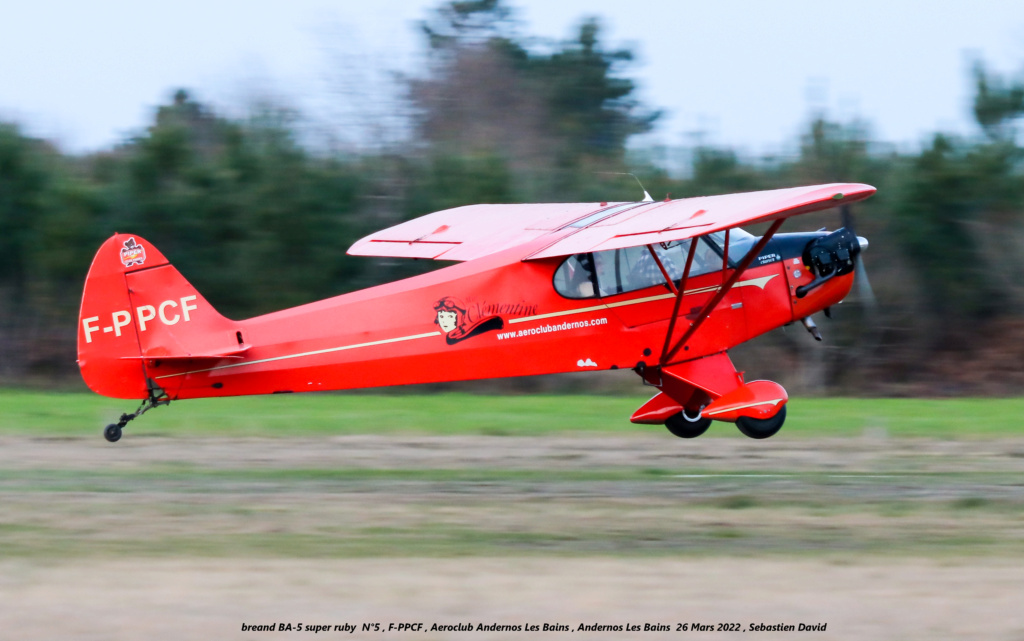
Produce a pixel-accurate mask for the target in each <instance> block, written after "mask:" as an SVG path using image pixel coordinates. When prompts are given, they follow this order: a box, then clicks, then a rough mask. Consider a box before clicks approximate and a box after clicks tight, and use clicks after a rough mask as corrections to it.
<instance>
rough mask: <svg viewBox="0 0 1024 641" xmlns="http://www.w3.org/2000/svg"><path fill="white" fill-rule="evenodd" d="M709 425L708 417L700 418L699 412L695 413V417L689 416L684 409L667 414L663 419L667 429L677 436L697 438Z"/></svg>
mask: <svg viewBox="0 0 1024 641" xmlns="http://www.w3.org/2000/svg"><path fill="white" fill-rule="evenodd" d="M710 425H711V419H710V418H701V416H700V414H697V417H696V418H691V417H689V416H687V414H686V410H685V409H684V410H683V411H681V412H679V413H678V414H673V415H672V416H669V417H668V420H666V421H665V427H667V428H668V431H669V432H672V434H674V435H676V436H678V437H679V438H697V437H698V436H700V435H701V434H703V433H704V432H706V431H708V427H709V426H710Z"/></svg>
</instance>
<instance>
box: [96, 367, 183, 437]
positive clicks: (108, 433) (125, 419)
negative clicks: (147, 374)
mask: <svg viewBox="0 0 1024 641" xmlns="http://www.w3.org/2000/svg"><path fill="white" fill-rule="evenodd" d="M146 386H147V387H148V388H149V398H147V399H146V400H144V401H142V404H141V405H139V409H137V410H135V411H134V412H133V413H131V414H122V415H121V418H120V419H118V421H117V422H116V423H111V424H110V425H108V426H106V427H105V428H104V429H103V438H105V439H107V440H108V441H109V442H111V443H116V442H117V441H119V440H121V430H122V429H124V427H125V426H126V425H128V423H129V422H131V421H134V420H135V419H136V418H138V417H140V416H142V415H143V414H145V413H146V412H148V411H149V410H151V409H153V408H154V407H160V406H161V405H169V404H170V402H171V397H170V396H168V395H167V392H165V391H164V390H163V389H162V388H161V387H160V386H159V385H157V384H156V383H154V382H153V381H152V380H151V379H148V378H147V379H146Z"/></svg>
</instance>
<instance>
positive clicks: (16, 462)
mask: <svg viewBox="0 0 1024 641" xmlns="http://www.w3.org/2000/svg"><path fill="white" fill-rule="evenodd" d="M644 400H645V397H587V396H516V397H494V396H475V395H467V394H444V395H433V396H429V395H376V396H374V395H317V396H294V397H293V396H285V397H281V396H279V397H262V398H246V399H219V400H209V401H191V402H181V403H172V405H171V406H170V407H168V408H158V409H156V410H154V411H153V412H151V413H148V414H146V415H145V416H143V417H142V418H141V419H139V420H138V421H135V422H133V423H132V424H130V425H129V427H128V429H127V430H126V432H125V436H124V438H123V439H122V440H121V441H120V442H118V443H116V444H109V443H106V442H105V441H104V440H103V439H102V437H101V435H100V429H101V428H102V426H103V425H104V424H105V423H107V422H110V421H111V420H113V419H114V418H116V416H118V415H119V414H120V412H123V411H125V410H130V409H134V408H133V407H132V403H130V402H126V401H111V400H109V399H102V398H100V397H96V396H90V395H85V394H66V395H58V394H40V393H27V392H20V391H18V392H16V391H6V392H0V604H3V605H2V606H0V630H5V631H14V632H16V633H17V638H19V639H49V638H77V639H138V638H147V639H152V640H159V639H180V638H198V639H202V638H218V639H220V638H236V637H237V638H251V636H252V635H251V634H249V635H248V636H247V635H246V634H244V633H241V632H239V625H240V623H241V622H245V621H248V622H250V623H252V622H254V621H256V622H265V621H270V620H274V621H286V620H293V621H294V620H296V618H298V619H302V620H306V621H312V620H318V621H319V620H322V621H325V622H330V623H342V622H344V621H364V622H365V621H372V620H377V621H389V620H390V621H404V620H407V619H410V618H411V619H412V620H417V618H418V619H426V620H428V621H430V620H433V621H440V622H447V623H455V622H459V621H462V620H466V619H470V620H482V621H492V622H493V621H500V622H522V620H524V619H526V618H532V620H534V621H538V622H539V621H571V622H572V623H574V624H575V623H579V622H580V621H587V622H595V621H597V622H601V623H608V622H621V621H623V620H625V619H627V618H632V619H635V620H636V621H640V622H644V621H676V620H678V619H679V618H680V617H689V618H688V619H684V620H690V619H693V618H694V617H697V618H700V617H706V618H707V619H708V620H715V621H722V622H724V621H733V620H741V621H748V620H768V621H782V622H787V621H811V622H821V621H828V622H829V625H830V627H829V633H828V634H826V635H810V636H809V637H808V638H812V637H813V638H837V639H871V638H879V639H929V640H932V639H947V638H948V639H958V638H968V637H973V638H997V639H1000V638H1001V639H1009V640H1015V641H1019V639H1021V638H1024V614H1022V610H1021V609H1020V608H1019V603H1020V602H1022V601H1024V480H1022V479H1024V430H1022V429H1021V428H1020V427H1019V425H1018V423H1019V417H1020V416H1021V415H1024V401H1022V400H1019V399H1008V400H989V399H985V400H948V401H938V400H936V401H922V400H891V399H887V400H860V399H794V400H792V401H791V403H790V414H789V420H788V421H787V424H786V427H785V428H783V430H782V431H781V432H780V433H779V434H778V435H777V436H775V437H773V438H772V439H769V440H767V441H753V440H751V439H747V438H745V437H742V436H741V435H739V433H738V431H737V430H736V429H735V428H734V427H732V426H731V425H726V424H721V425H716V426H714V427H713V428H712V429H711V430H710V431H709V433H708V435H705V436H704V437H701V438H699V439H693V440H682V439H677V438H675V437H672V436H671V435H669V434H668V432H667V431H666V430H664V429H663V428H659V427H657V426H635V425H631V424H630V423H629V422H628V417H629V414H630V413H631V412H632V411H633V410H634V409H636V407H638V406H639V405H640V403H642V402H643V401H644ZM69 604H73V605H70V606H69ZM69 613H73V614H74V616H68V614H69ZM271 636H273V635H271ZM320 636H323V635H320ZM337 636H338V635H334V636H332V637H329V638H336V637H337ZM346 636H347V635H346ZM355 636H357V637H360V635H358V634H357V635H355ZM407 636H408V635H406V636H400V635H395V636H392V635H388V634H378V635H373V636H371V637H368V636H367V635H361V638H406V637H407ZM542 636H544V635H542ZM556 636H557V637H561V636H564V635H547V636H546V637H545V638H555V637H556ZM577 636H578V635H577ZM690 636H693V635H690ZM746 636H749V635H746ZM456 637H458V638H474V639H476V638H503V636H502V635H500V634H496V635H478V634H476V635H465V634H462V635H461V636H460V635H459V634H452V635H444V634H439V635H423V634H420V635H418V636H417V637H416V638H425V639H435V638H456ZM588 638H593V639H620V638H643V639H651V638H678V634H667V633H666V634H651V633H638V634H635V635H630V634H622V633H617V634H607V635H602V634H593V635H589V636H588ZM696 638H715V639H728V638H744V635H742V634H737V635H735V636H734V637H733V636H732V635H730V634H714V635H710V636H707V637H700V636H697V637H696Z"/></svg>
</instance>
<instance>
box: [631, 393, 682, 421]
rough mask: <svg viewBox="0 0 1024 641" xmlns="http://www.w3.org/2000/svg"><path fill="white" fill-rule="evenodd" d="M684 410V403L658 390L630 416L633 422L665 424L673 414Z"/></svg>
mask: <svg viewBox="0 0 1024 641" xmlns="http://www.w3.org/2000/svg"><path fill="white" fill-rule="evenodd" d="M682 410H683V406H682V404H680V403H678V402H677V401H676V400H675V399H674V398H672V397H671V396H669V395H668V394H666V393H664V392H658V393H657V394H655V395H654V397H653V398H652V399H651V400H649V401H647V402H646V403H644V404H643V405H642V406H641V407H640V409H638V410H637V411H635V412H633V415H632V416H630V417H629V420H630V422H632V423H644V424H647V425H664V424H665V421H667V420H668V418H669V417H670V416H672V415H673V414H678V413H679V412H681V411H682Z"/></svg>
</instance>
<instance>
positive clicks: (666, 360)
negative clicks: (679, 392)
mask: <svg viewBox="0 0 1024 641" xmlns="http://www.w3.org/2000/svg"><path fill="white" fill-rule="evenodd" d="M783 220H784V219H779V220H776V221H775V222H773V223H772V226H771V227H769V228H768V231H767V232H765V234H764V236H762V237H761V240H759V241H758V242H757V244H756V245H754V246H753V247H752V248H751V249H750V251H748V252H747V255H746V256H744V257H743V260H741V261H740V264H739V265H737V266H736V271H734V272H733V273H732V276H730V277H729V278H728V280H725V281H724V282H723V283H722V286H721V287H720V288H719V289H718V292H717V293H716V294H715V295H714V296H712V297H711V300H709V301H708V302H707V304H706V305H704V307H703V308H701V310H700V312H698V313H697V317H696V318H695V319H694V321H693V323H691V324H690V327H689V329H687V330H686V332H685V333H684V334H683V335H682V337H680V338H679V340H678V341H676V344H675V345H674V346H673V347H672V348H671V349H669V348H668V346H669V344H670V343H671V342H672V334H673V333H674V331H675V326H676V321H677V319H678V317H679V307H680V306H681V305H682V301H683V296H685V295H686V279H687V277H688V276H689V274H690V265H691V263H692V262H693V252H694V248H695V247H696V246H697V238H694V239H693V241H692V242H691V243H690V253H689V255H688V256H687V257H686V269H685V270H684V271H683V280H682V282H681V283H680V286H679V290H678V292H677V293H676V303H675V306H674V307H673V309H672V318H671V319H670V320H669V326H668V332H667V333H666V334H665V347H664V348H663V349H662V353H661V358H660V359H659V360H658V364H659V366H663V365H668V364H670V363H671V362H672V359H673V358H674V357H675V355H676V354H677V353H678V352H679V350H680V349H682V347H683V345H686V341H688V340H690V338H691V337H692V336H693V334H694V333H695V332H696V331H697V329H698V328H699V327H700V326H701V325H702V324H704V321H705V320H707V318H708V316H710V315H711V311H712V310H713V309H714V308H715V306H716V305H718V303H720V302H722V299H723V298H725V295H726V294H728V293H729V290H731V289H732V288H733V285H735V284H736V281H738V280H739V279H740V277H741V276H743V274H744V272H746V271H747V268H748V267H750V263H752V262H754V259H755V258H757V256H758V255H759V254H760V253H761V250H763V249H764V247H765V245H767V244H768V241H770V240H771V239H772V237H773V236H774V235H775V232H777V231H778V230H779V227H781V226H782V222H783ZM724 251H725V252H728V247H726V249H725V250H724ZM724 259H725V261H728V254H725V257H724ZM725 264H728V263H727V262H725ZM723 275H724V271H723Z"/></svg>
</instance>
